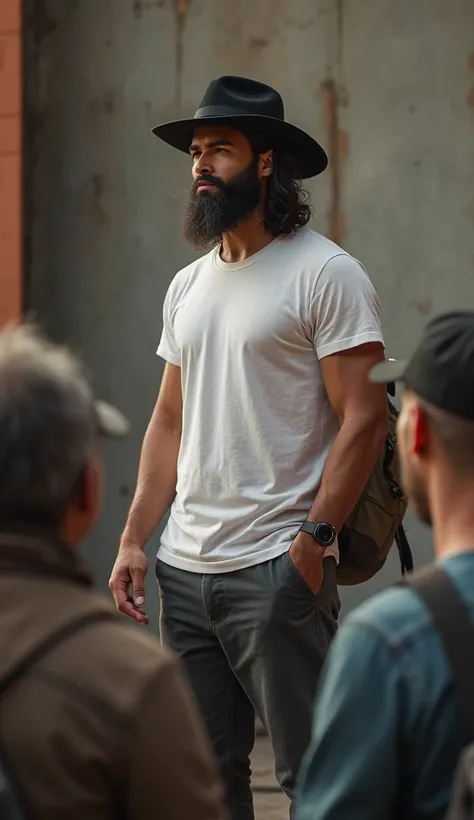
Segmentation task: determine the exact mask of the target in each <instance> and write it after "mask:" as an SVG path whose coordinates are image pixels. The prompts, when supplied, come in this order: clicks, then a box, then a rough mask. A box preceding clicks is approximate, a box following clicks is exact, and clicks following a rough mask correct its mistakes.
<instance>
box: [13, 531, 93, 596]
mask: <svg viewBox="0 0 474 820" xmlns="http://www.w3.org/2000/svg"><path fill="white" fill-rule="evenodd" d="M6 573H8V574H9V573H15V574H16V573H20V574H23V575H43V576H49V577H58V578H64V579H67V580H69V581H73V582H76V583H78V584H83V585H85V586H91V585H92V583H93V579H92V574H91V572H90V571H89V570H88V569H87V567H86V566H85V565H84V564H83V562H82V560H81V559H80V558H79V556H78V555H77V553H76V551H75V550H74V549H73V548H71V547H68V546H67V544H65V543H63V542H62V541H60V540H59V539H58V538H56V537H55V536H54V535H53V534H52V533H51V532H50V531H48V530H43V529H41V528H38V527H28V526H21V527H19V526H16V525H11V524H3V526H2V525H0V575H3V574H6Z"/></svg>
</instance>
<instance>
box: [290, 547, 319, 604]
mask: <svg viewBox="0 0 474 820" xmlns="http://www.w3.org/2000/svg"><path fill="white" fill-rule="evenodd" d="M288 555H289V558H290V560H291V561H292V563H293V564H294V566H295V567H296V569H297V570H298V572H299V574H300V575H301V577H302V578H303V580H304V581H306V583H307V584H308V586H309V588H310V589H311V591H312V592H314V594H315V595H316V594H317V593H318V592H319V590H320V589H321V586H322V583H323V577H324V571H323V558H324V547H320V546H319V545H318V544H317V543H316V541H315V540H314V538H313V536H312V535H309V533H306V532H299V533H298V535H297V536H296V538H295V540H294V541H293V543H292V545H291V547H290V551H289V553H288Z"/></svg>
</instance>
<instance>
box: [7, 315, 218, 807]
mask: <svg viewBox="0 0 474 820" xmlns="http://www.w3.org/2000/svg"><path fill="white" fill-rule="evenodd" d="M127 426H128V425H127V422H126V420H125V419H124V417H123V416H122V415H121V414H120V413H119V412H118V411H117V410H115V409H114V408H112V407H111V406H109V405H106V404H105V403H102V402H98V401H95V400H94V397H93V394H92V390H91V387H90V385H89V383H88V381H87V379H86V378H85V376H84V373H83V371H82V368H81V366H80V364H79V362H78V361H77V360H76V359H75V358H74V357H73V356H72V355H71V353H70V352H69V351H68V350H66V349H64V348H62V347H58V346H56V345H53V344H51V343H49V342H47V341H46V340H44V339H43V338H41V336H40V335H39V334H38V333H37V332H36V331H35V330H34V329H32V328H30V327H26V326H23V327H18V328H7V329H6V330H4V331H3V332H1V333H0V617H1V622H2V629H1V632H0V698H1V706H2V708H1V709H0V750H1V751H0V758H1V764H2V767H3V769H4V772H5V771H6V772H7V773H8V776H7V778H6V779H5V781H3V783H2V778H1V777H0V802H1V801H4V802H5V805H6V803H8V804H9V806H10V808H11V805H12V804H13V803H15V802H16V804H17V807H16V810H17V813H16V814H15V815H13V813H12V814H10V813H8V816H12V817H13V816H15V817H17V816H18V817H21V816H23V817H26V816H30V812H31V815H32V816H34V817H36V818H37V819H38V820H54V818H65V817H67V818H68V820H79V819H80V820H83V818H86V817H87V818H88V820H102V818H104V819H105V818H112V817H121V818H130V819H131V820H135V819H136V820H138V818H140V820H147V818H152V817H153V818H155V817H157V816H158V815H159V816H160V817H161V818H162V820H178V818H179V820H181V819H182V818H185V817H192V818H193V820H218V818H221V817H222V814H221V803H220V787H219V785H218V782H217V778H216V774H215V771H214V766H213V762H212V759H211V756H210V752H209V749H208V745H207V740H206V738H205V735H204V731H203V729H202V726H201V723H200V720H199V718H198V716H197V714H196V710H195V706H194V703H193V700H192V697H191V696H190V694H189V691H188V688H187V685H186V683H185V681H184V679H183V676H182V672H181V669H180V666H179V662H178V661H177V660H176V659H175V657H174V656H173V655H172V654H170V653H169V652H164V651H162V650H161V649H160V648H159V647H158V645H157V642H155V641H154V640H153V639H152V638H151V637H150V636H147V635H146V634H144V633H143V632H142V631H141V630H138V628H136V627H133V626H131V625H129V624H128V623H125V622H124V621H123V620H122V619H121V618H120V616H118V615H117V613H116V612H115V610H114V609H113V607H112V605H111V604H110V603H109V601H108V600H107V598H106V597H105V596H102V595H101V594H100V593H98V592H97V591H96V590H94V588H93V585H92V579H91V576H90V574H89V572H88V570H87V569H86V568H85V567H84V566H83V564H82V563H81V561H80V559H79V557H78V555H77V553H76V551H75V548H76V547H77V546H78V544H79V543H80V541H81V540H82V539H83V538H84V537H85V535H86V534H87V533H88V532H89V531H90V529H91V527H92V525H93V524H94V521H95V518H96V515H97V511H98V507H99V501H100V489H101V463H100V448H99V436H100V435H109V436H113V437H120V436H122V435H123V434H124V433H125V432H126V429H127ZM0 774H1V773H0ZM7 781H8V782H7ZM2 816H4V815H3V813H2ZM5 816H6V815H5Z"/></svg>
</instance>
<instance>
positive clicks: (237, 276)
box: [158, 228, 382, 573]
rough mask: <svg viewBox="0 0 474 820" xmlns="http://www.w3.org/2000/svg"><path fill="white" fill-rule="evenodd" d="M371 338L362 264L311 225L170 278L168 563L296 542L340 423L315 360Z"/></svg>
mask: <svg viewBox="0 0 474 820" xmlns="http://www.w3.org/2000/svg"><path fill="white" fill-rule="evenodd" d="M366 342H382V333H381V327H380V307H379V301H378V298H377V295H376V293H375V291H374V288H373V286H372V284H371V283H370V280H369V278H368V276H367V274H366V273H365V271H364V269H363V268H362V266H361V265H360V264H359V262H357V261H356V260H355V259H354V258H353V257H352V256H349V254H347V253H346V252H345V251H343V250H342V249H341V248H339V247H338V246H337V245H335V244H334V243H333V242H330V241H329V240H328V239H325V238H324V237H323V236H321V235H320V234H317V233H314V232H313V231H311V230H309V229H308V228H301V229H300V230H299V231H298V232H297V234H296V235H294V236H293V237H285V238H278V239H275V240H274V241H273V242H271V243H270V244H269V245H267V246H266V247H265V248H263V249H262V250H261V251H259V252H258V253H256V254H255V255H254V256H251V257H250V258H248V259H245V260H244V261H243V262H235V263H226V262H223V261H222V259H221V258H220V255H219V250H218V249H214V250H213V251H211V252H210V253H209V254H207V255H206V256H204V257H202V258H201V259H199V260H197V261H195V262H193V263H192V264H190V265H188V267H186V268H184V269H183V270H181V271H180V272H179V273H178V274H177V275H176V277H175V278H174V280H173V281H172V283H171V285H170V287H169V290H168V293H167V295H166V298H165V303H164V309H163V333H162V337H161V341H160V344H159V347H158V354H159V355H160V356H162V357H163V358H164V359H165V360H166V361H167V362H171V364H174V365H179V366H180V367H181V383H182V392H183V428H182V438H181V447H180V451H179V459H178V480H177V487H176V497H175V500H174V502H173V505H172V508H171V511H170V517H169V520H168V524H167V526H166V529H165V531H164V533H163V535H162V539H161V547H160V550H159V553H158V555H159V557H160V559H161V560H162V561H164V562H165V563H167V564H170V565H172V566H174V567H178V568H181V569H185V570H190V571H191V572H204V573H218V572H229V571H233V570H238V569H243V568H244V567H248V566H252V565H255V564H258V563H261V562H263V561H268V560H270V559H272V558H276V557H277V556H279V555H281V554H282V553H283V552H285V551H286V550H287V549H289V547H290V545H291V543H292V541H293V539H294V538H295V536H296V535H297V533H298V529H299V527H300V526H301V524H302V522H303V521H304V520H305V518H306V517H307V514H308V512H309V510H310V508H311V506H312V504H313V502H314V499H315V497H316V493H317V490H318V487H319V484H320V481H321V474H322V471H323V467H324V463H325V461H326V457H327V455H328V451H329V448H330V447H331V444H332V443H333V441H334V439H335V437H336V435H337V432H338V429H339V424H338V420H337V417H336V415H335V413H334V410H333V409H332V407H331V405H330V403H329V400H328V397H327V394H326V391H325V388H324V383H323V379H322V376H321V368H320V365H319V360H320V359H322V358H324V357H325V356H329V355H331V354H332V353H337V352H339V351H341V350H346V349H348V348H352V347H356V346H357V345H361V344H364V343H366ZM328 554H333V555H335V557H336V558H337V545H334V546H333V547H332V548H331V549H330V550H328Z"/></svg>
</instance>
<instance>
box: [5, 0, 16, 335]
mask: <svg viewBox="0 0 474 820" xmlns="http://www.w3.org/2000/svg"><path fill="white" fill-rule="evenodd" d="M20 6H21V4H20V0H1V3H0V326H1V325H2V324H3V323H4V322H6V321H8V320H9V319H16V318H17V317H18V316H19V315H20V301H21V8H20Z"/></svg>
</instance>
